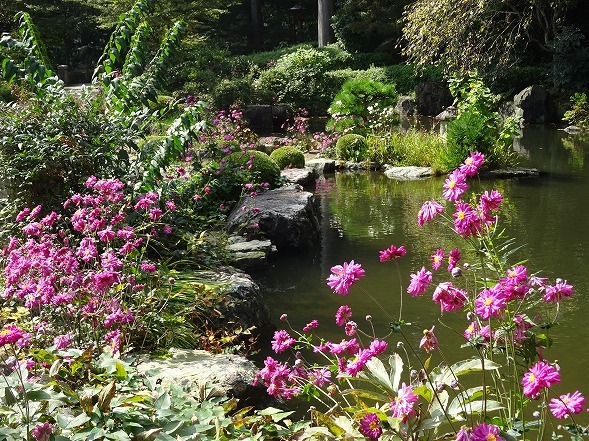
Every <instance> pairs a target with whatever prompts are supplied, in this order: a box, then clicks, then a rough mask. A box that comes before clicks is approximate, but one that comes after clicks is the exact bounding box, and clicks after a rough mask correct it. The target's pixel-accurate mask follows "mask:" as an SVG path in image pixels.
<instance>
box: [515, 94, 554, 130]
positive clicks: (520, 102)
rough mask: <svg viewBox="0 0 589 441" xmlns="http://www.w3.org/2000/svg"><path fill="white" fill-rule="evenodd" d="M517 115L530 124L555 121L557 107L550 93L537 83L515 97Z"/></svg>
mask: <svg viewBox="0 0 589 441" xmlns="http://www.w3.org/2000/svg"><path fill="white" fill-rule="evenodd" d="M513 104H514V106H515V115H516V116H518V117H521V118H522V119H523V122H525V123H528V124H547V123H551V122H555V120H556V109H555V107H554V101H553V100H552V96H551V95H550V93H549V92H548V91H547V90H546V89H545V88H544V87H542V86H539V85H537V84H535V85H533V86H530V87H526V88H525V89H524V90H522V91H521V92H520V93H518V94H517V95H516V96H515V97H514V98H513Z"/></svg>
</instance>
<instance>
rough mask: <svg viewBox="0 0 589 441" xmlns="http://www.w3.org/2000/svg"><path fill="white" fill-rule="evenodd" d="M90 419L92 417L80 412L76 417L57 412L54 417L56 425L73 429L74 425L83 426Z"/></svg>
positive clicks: (65, 428)
mask: <svg viewBox="0 0 589 441" xmlns="http://www.w3.org/2000/svg"><path fill="white" fill-rule="evenodd" d="M91 419H92V418H90V417H89V416H88V415H87V414H85V413H81V414H79V415H78V416H77V417H74V418H72V417H71V416H70V415H64V414H61V413H58V414H57V417H56V420H57V425H58V426H59V427H60V428H61V429H63V430H67V429H75V428H76V427H79V426H83V425H84V424H86V423H87V422H88V421H90V420H91Z"/></svg>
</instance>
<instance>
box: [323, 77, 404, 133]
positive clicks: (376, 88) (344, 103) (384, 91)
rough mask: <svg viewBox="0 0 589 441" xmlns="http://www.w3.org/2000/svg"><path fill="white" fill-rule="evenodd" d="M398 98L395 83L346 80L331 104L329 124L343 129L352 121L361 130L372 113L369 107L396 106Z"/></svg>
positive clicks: (339, 129)
mask: <svg viewBox="0 0 589 441" xmlns="http://www.w3.org/2000/svg"><path fill="white" fill-rule="evenodd" d="M398 98H399V96H398V94H397V91H396V89H395V85H394V84H386V83H381V82H379V81H374V80H371V79H357V80H350V81H346V83H344V85H343V86H342V89H341V91H340V92H339V93H338V94H337V95H336V96H335V98H334V99H333V101H332V103H331V105H330V106H329V113H330V115H331V117H332V121H331V122H330V123H329V125H330V126H331V127H333V128H334V129H335V130H337V131H341V130H343V129H344V128H346V127H349V126H350V122H352V124H353V125H355V126H357V127H358V128H359V130H363V129H364V125H365V123H366V121H367V120H368V117H369V115H370V109H369V108H371V107H373V106H378V107H379V108H380V109H384V108H386V107H391V106H395V104H396V103H397V99H398Z"/></svg>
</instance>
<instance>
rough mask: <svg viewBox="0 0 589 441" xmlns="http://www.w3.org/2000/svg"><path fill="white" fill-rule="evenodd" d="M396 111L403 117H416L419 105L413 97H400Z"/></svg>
mask: <svg viewBox="0 0 589 441" xmlns="http://www.w3.org/2000/svg"><path fill="white" fill-rule="evenodd" d="M395 109H396V110H397V112H399V115H401V116H412V115H415V113H416V111H417V105H416V104H415V100H414V99H413V97H411V96H400V97H399V100H398V101H397V105H396V106H395Z"/></svg>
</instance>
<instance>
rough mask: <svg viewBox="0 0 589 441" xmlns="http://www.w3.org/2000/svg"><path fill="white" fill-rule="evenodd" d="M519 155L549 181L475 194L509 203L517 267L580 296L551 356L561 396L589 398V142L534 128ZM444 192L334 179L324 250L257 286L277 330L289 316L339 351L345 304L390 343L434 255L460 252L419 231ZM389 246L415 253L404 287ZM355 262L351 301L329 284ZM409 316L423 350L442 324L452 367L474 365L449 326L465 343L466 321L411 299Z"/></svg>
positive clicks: (427, 183)
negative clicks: (339, 314) (338, 317)
mask: <svg viewBox="0 0 589 441" xmlns="http://www.w3.org/2000/svg"><path fill="white" fill-rule="evenodd" d="M516 147H517V150H518V152H520V153H521V154H522V159H521V165H522V166H526V167H528V166H529V167H537V168H538V169H540V170H541V171H542V172H544V173H543V174H542V175H541V177H540V178H529V179H511V180H499V181H495V180H483V181H481V182H474V183H473V185H474V186H480V187H479V188H480V189H481V190H484V189H491V188H496V189H498V190H499V191H501V193H502V194H503V195H504V197H505V206H504V210H503V212H502V217H501V221H502V225H503V226H505V228H506V231H507V234H508V235H509V236H511V237H515V238H516V239H517V243H518V244H520V245H524V248H523V249H522V250H520V251H519V252H518V253H517V254H516V255H514V256H513V260H512V263H515V262H517V261H520V260H521V261H523V260H525V261H526V265H527V266H528V267H529V268H530V270H531V271H533V272H536V271H540V270H541V271H542V272H541V275H542V276H545V277H548V278H550V279H551V280H552V281H554V279H555V278H556V277H561V278H563V279H567V280H568V281H569V282H570V283H572V284H573V285H574V286H575V291H576V294H575V296H574V297H573V298H571V299H570V301H567V302H565V304H564V305H563V308H562V309H561V315H560V320H559V322H560V326H558V327H556V328H555V329H554V330H550V333H551V337H553V338H554V340H555V343H556V344H555V346H554V347H553V348H551V349H550V350H549V351H548V352H547V354H546V356H547V357H548V358H550V359H551V360H555V359H556V360H559V363H560V365H561V367H562V376H563V383H562V385H561V388H562V390H563V392H572V391H573V390H575V389H580V390H582V391H583V392H584V393H586V394H587V393H589V389H588V388H587V385H589V370H588V369H586V368H583V369H579V366H586V365H587V363H589V326H588V324H589V323H588V322H589V318H588V317H589V304H588V302H587V298H588V294H587V293H588V290H589V281H588V280H587V277H586V268H587V258H588V257H589V253H588V252H589V234H588V231H589V204H588V203H587V192H588V191H589V186H588V185H587V184H588V180H589V167H587V166H586V162H585V160H584V159H585V158H586V157H587V156H588V155H589V143H588V140H587V137H579V136H576V137H572V136H570V135H567V134H566V133H565V132H563V131H559V130H556V129H554V128H551V127H532V128H526V129H525V130H524V133H523V137H522V138H520V139H519V140H518V142H517V146H516ZM442 182H443V178H434V179H428V180H424V181H412V182H407V181H404V182H399V181H393V180H390V179H388V178H386V177H385V176H384V175H382V174H378V173H370V174H350V173H337V174H335V175H334V176H331V177H328V178H327V180H326V181H324V182H323V183H322V185H321V189H322V191H321V192H320V194H318V195H317V197H318V201H319V204H320V206H321V211H322V214H323V218H322V239H321V250H320V251H319V252H318V253H317V254H313V255H309V256H298V257H293V258H288V259H280V260H278V261H277V262H276V264H275V267H274V268H273V269H272V270H271V271H269V272H268V273H267V274H264V275H262V276H261V277H260V278H259V282H260V284H261V285H262V287H263V289H264V291H265V295H266V298H267V299H268V303H269V306H270V309H271V312H272V316H273V317H275V318H276V323H279V322H278V317H279V316H280V314H282V313H283V312H286V313H288V315H289V320H290V322H291V324H292V325H293V327H296V328H298V329H301V328H302V327H303V326H304V325H305V324H306V323H308V322H309V321H310V320H311V319H318V320H319V323H320V328H319V330H320V332H321V335H322V336H324V337H326V338H329V339H333V340H337V341H339V340H341V338H344V335H343V332H342V330H341V329H339V328H338V327H337V326H335V324H334V313H335V311H336V309H337V308H338V306H340V305H341V304H348V305H349V306H351V307H352V308H353V310H354V311H355V317H354V318H355V320H357V321H358V323H359V324H360V326H363V325H366V323H365V322H364V321H363V318H364V316H365V315H366V314H371V315H372V316H373V323H374V326H375V328H376V329H377V333H378V335H379V336H383V335H385V334H387V333H388V332H389V323H390V322H391V321H394V320H395V318H396V317H397V316H398V313H399V308H400V305H401V302H400V296H401V293H402V292H404V290H405V289H406V287H407V284H408V282H409V274H410V273H412V272H415V271H416V269H419V268H421V266H422V265H426V266H427V262H428V259H429V256H430V255H431V254H432V253H433V252H434V251H435V250H436V248H438V247H439V248H443V249H444V250H450V249H452V248H454V247H455V246H458V245H459V244H460V242H459V241H457V240H456V238H455V237H454V236H453V235H452V234H450V232H449V231H448V230H447V229H444V228H442V227H440V226H435V225H426V226H425V227H424V228H419V227H418V226H417V222H416V215H417V211H418V210H419V207H420V206H421V204H422V202H423V201H424V200H427V199H431V198H433V197H435V198H438V199H439V198H440V197H441V185H442ZM390 244H395V245H405V246H406V247H407V249H408V254H407V256H406V258H404V259H402V260H400V261H399V262H398V269H399V273H400V275H401V276H400V277H399V276H398V275H397V269H396V266H395V264H393V263H387V264H381V263H379V261H378V251H379V250H382V249H385V248H386V247H388V246H389V245H390ZM351 259H354V260H355V261H356V262H360V263H362V265H363V266H364V268H365V269H366V274H367V275H366V277H365V278H364V279H362V280H361V281H360V283H358V285H357V286H355V287H353V288H352V291H351V294H350V296H349V297H345V298H342V297H340V296H337V295H335V294H333V293H331V291H330V290H329V288H328V287H327V286H326V285H325V279H326V277H327V276H328V274H329V269H330V267H331V266H333V265H336V264H340V263H341V262H344V261H349V260H351ZM437 281H438V282H439V281H442V280H441V278H439V279H438V280H437ZM375 301H376V303H375ZM379 305H380V306H379ZM381 307H382V308H381ZM403 316H404V317H405V319H407V320H409V321H411V323H412V324H411V326H409V327H408V328H407V329H408V332H409V333H410V334H411V335H412V337H413V338H414V339H415V341H416V342H418V341H419V340H418V339H419V337H420V334H421V332H422V330H423V329H426V328H427V329H429V328H430V327H431V325H432V324H437V327H436V331H437V334H438V338H439V339H440V342H441V344H442V346H443V347H445V348H446V351H450V353H451V354H450V356H451V357H452V358H455V359H459V358H464V357H468V356H469V355H470V353H469V352H468V351H467V350H465V349H458V346H459V342H460V337H458V336H457V335H456V333H455V332H454V331H452V330H451V329H450V328H446V327H445V326H444V325H447V326H448V327H452V328H455V329H456V330H457V331H458V332H459V333H461V332H462V330H463V329H464V327H465V326H466V319H465V317H464V315H463V314H452V313H448V314H445V315H444V316H443V317H442V321H443V325H442V324H440V323H439V322H438V318H439V317H440V311H439V309H438V307H437V305H435V304H434V303H433V302H432V301H431V297H428V298H426V297H421V298H417V299H416V298H411V297H409V296H408V295H406V294H405V295H404V303H403ZM397 340H398V338H397V336H396V335H392V336H389V337H388V341H389V343H390V344H391V345H393V346H394V344H395V343H396V341H397ZM572 354H574V355H572ZM439 361H440V360H434V362H439Z"/></svg>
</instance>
